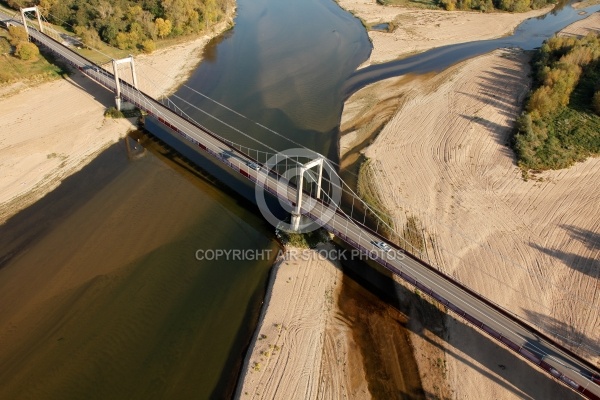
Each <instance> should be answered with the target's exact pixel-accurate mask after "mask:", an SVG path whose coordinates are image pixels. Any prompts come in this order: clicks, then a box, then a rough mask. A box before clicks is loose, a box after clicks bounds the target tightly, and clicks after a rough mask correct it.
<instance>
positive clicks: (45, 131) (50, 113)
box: [0, 10, 233, 224]
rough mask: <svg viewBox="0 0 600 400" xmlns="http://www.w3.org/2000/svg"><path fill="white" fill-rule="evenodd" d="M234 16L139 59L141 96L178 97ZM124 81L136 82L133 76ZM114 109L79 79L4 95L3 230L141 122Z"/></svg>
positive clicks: (0, 116)
mask: <svg viewBox="0 0 600 400" xmlns="http://www.w3.org/2000/svg"><path fill="white" fill-rule="evenodd" d="M232 15H233V10H232V11H231V15H229V18H227V19H226V20H224V21H223V22H222V23H220V24H219V25H217V26H215V28H214V30H213V32H211V33H210V34H207V35H204V36H202V37H199V38H198V39H196V40H193V41H190V42H186V43H183V44H179V45H175V46H173V47H169V48H165V49H161V50H158V51H156V52H155V53H153V54H151V55H140V56H138V57H136V68H137V70H138V77H139V78H140V88H141V89H142V90H144V91H147V93H149V94H151V95H153V96H157V97H158V96H160V95H162V94H165V93H170V92H172V91H174V90H175V89H176V88H177V86H178V85H180V84H181V82H182V81H183V80H184V79H185V78H186V77H187V75H188V74H189V72H190V71H192V70H193V69H194V68H195V66H196V65H198V63H199V62H200V61H201V59H202V51H203V49H204V46H205V45H206V43H208V41H209V40H210V39H211V38H212V37H214V36H215V35H217V34H218V33H219V32H222V31H224V30H225V29H227V27H228V26H229V24H230V22H231V19H232ZM158 71H160V73H159V72H158ZM124 72H125V71H124ZM123 78H124V79H125V80H130V74H129V73H128V72H127V73H123ZM112 106H114V95H113V94H112V93H111V92H108V91H107V90H105V89H104V88H102V87H100V86H98V85H96V84H95V83H93V82H92V81H91V80H89V79H87V78H85V77H84V76H83V75H82V74H80V73H78V72H77V73H74V74H72V75H71V76H70V77H68V78H66V79H62V80H58V81H52V82H48V83H44V84H40V85H32V86H28V85H26V84H18V85H11V87H6V88H0V110H2V112H1V113H0V127H1V129H0V170H1V171H2V174H0V224H1V223H3V222H4V221H6V220H7V219H8V218H10V217H11V216H12V215H14V214H15V213H16V212H18V211H20V210H22V209H24V208H26V207H27V206H29V205H30V204H33V203H35V202H36V201H37V200H38V199H40V198H41V197H43V196H44V195H45V194H46V193H49V192H50V191H52V190H53V189H54V188H56V187H57V186H58V185H59V184H60V182H61V181H62V180H63V179H64V178H66V177H67V176H69V175H71V174H73V173H75V172H77V171H79V170H80V169H81V168H82V167H83V166H84V165H86V164H87V163H89V162H90V161H91V160H93V159H94V158H95V157H96V156H97V155H98V154H99V153H100V152H101V151H102V150H104V149H106V148H107V147H108V146H110V145H111V144H112V143H114V142H116V141H117V140H119V139H120V138H122V137H124V136H125V135H126V134H127V132H128V131H129V130H130V129H134V128H135V120H126V119H120V120H113V119H107V118H104V115H103V114H104V110H105V109H106V108H108V107H112Z"/></svg>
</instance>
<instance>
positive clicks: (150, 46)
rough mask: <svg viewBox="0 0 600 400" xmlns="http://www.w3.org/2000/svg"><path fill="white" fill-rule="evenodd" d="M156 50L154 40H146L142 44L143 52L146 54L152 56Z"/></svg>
mask: <svg viewBox="0 0 600 400" xmlns="http://www.w3.org/2000/svg"><path fill="white" fill-rule="evenodd" d="M154 50H156V44H155V43H154V40H152V39H146V40H144V41H143V42H142V51H143V52H144V53H147V54H150V53H152V52H153V51H154Z"/></svg>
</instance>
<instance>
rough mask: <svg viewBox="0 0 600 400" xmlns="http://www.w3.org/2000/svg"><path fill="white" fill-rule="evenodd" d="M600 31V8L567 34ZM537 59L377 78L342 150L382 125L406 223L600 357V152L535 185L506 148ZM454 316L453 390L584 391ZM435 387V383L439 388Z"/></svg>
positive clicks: (539, 177)
mask: <svg viewBox="0 0 600 400" xmlns="http://www.w3.org/2000/svg"><path fill="white" fill-rule="evenodd" d="M597 26H598V15H597V14H595V15H593V16H592V17H590V18H588V19H586V20H583V21H580V22H578V23H577V24H574V25H573V26H571V27H569V28H567V29H565V33H566V34H585V33H586V32H587V31H589V30H591V29H593V30H597ZM527 61H528V57H527V55H525V54H524V53H522V52H518V51H516V52H515V51H505V50H498V51H495V52H493V53H490V54H487V55H483V56H480V57H476V58H474V59H471V60H468V61H466V62H463V63H461V64H458V65H456V66H454V67H452V68H450V69H448V70H447V71H444V72H443V73H441V74H438V75H435V76H428V77H419V78H413V77H406V76H405V77H399V78H392V79H389V80H386V81H383V82H379V83H376V84H374V85H371V86H369V87H367V88H365V89H363V90H361V91H359V92H357V93H356V94H355V95H353V96H352V97H351V98H350V99H349V101H348V102H347V103H346V106H345V112H344V117H343V124H342V131H343V132H345V133H347V134H348V135H347V137H346V138H343V139H342V146H341V147H342V150H343V149H344V147H345V148H346V149H350V148H352V147H353V146H355V145H356V144H357V143H358V142H360V139H361V137H362V138H364V137H366V136H367V135H368V129H371V130H377V129H375V128H378V127H379V126H380V125H381V124H383V126H384V127H383V129H382V130H381V133H380V134H379V135H378V136H377V138H376V139H375V141H374V142H373V144H371V145H370V146H369V147H368V148H367V150H366V151H365V154H366V156H367V157H369V158H370V159H371V165H372V168H373V170H374V174H373V175H374V176H376V179H375V180H374V185H375V186H376V188H377V190H378V191H379V193H381V198H382V199H383V202H384V204H385V206H386V207H387V208H388V210H390V212H391V213H392V215H393V217H394V218H395V220H396V223H397V225H398V226H400V227H402V226H403V225H404V223H405V221H406V219H407V217H408V216H416V217H417V218H418V219H419V220H420V221H421V224H422V226H423V228H424V230H425V234H424V235H423V236H424V237H423V240H424V241H425V242H426V243H427V245H426V250H425V252H424V253H423V254H422V257H424V258H426V259H429V260H431V262H432V263H434V264H437V265H439V266H440V267H441V268H443V269H444V270H445V271H446V272H447V273H450V274H452V275H453V276H455V277H457V278H458V279H460V280H461V281H463V282H464V283H466V284H467V285H469V286H471V287H473V288H474V289H475V290H477V291H479V292H480V293H482V294H484V295H485V296H486V297H488V298H490V299H492V300H493V301H495V302H497V303H499V304H500V305H502V306H504V307H506V308H508V309H510V310H512V311H513V312H515V313H517V314H518V315H521V316H523V317H525V318H527V319H528V320H529V321H532V322H533V323H536V324H538V325H539V326H541V327H542V328H543V329H544V330H545V331H547V332H552V333H555V334H558V335H561V336H562V337H564V338H565V344H567V343H568V342H569V341H574V342H575V343H581V346H574V347H579V348H578V349H577V351H578V352H580V353H583V354H585V355H586V356H587V357H588V358H589V359H590V360H593V362H595V363H599V362H600V358H599V353H598V348H599V347H600V337H599V335H598V332H600V318H599V316H598V314H597V313H596V312H592V310H597V309H598V308H600V292H599V290H598V289H599V286H598V279H599V273H600V268H599V263H598V260H599V259H600V248H599V247H598V241H599V232H600V223H599V221H600V202H599V201H598V199H599V196H598V186H597V182H598V179H599V178H600V159H597V158H595V159H588V160H587V161H585V162H582V163H579V164H577V165H575V166H573V167H572V168H569V169H566V170H560V171H547V172H544V173H539V174H535V175H534V176H531V177H529V179H528V180H527V181H526V180H524V179H523V177H522V174H521V171H520V170H519V168H518V167H517V166H516V163H515V159H514V154H513V152H512V150H511V149H510V148H509V147H508V146H507V143H508V141H509V138H510V134H511V130H512V127H513V124H514V120H515V117H516V116H517V115H518V113H519V110H520V104H521V102H522V100H523V99H524V96H525V95H526V93H527V91H528V88H529V79H528V78H527V72H528V70H529V66H528V63H527ZM365 115H368V118H365ZM364 121H375V122H377V123H374V124H371V125H372V126H370V127H369V124H365V123H364ZM574 309H577V310H581V312H577V313H574V312H573V311H572V310H574ZM448 321H449V322H448V323H447V326H446V336H447V337H446V340H445V343H444V344H443V345H444V350H445V353H446V356H445V360H446V363H447V371H446V373H445V376H446V378H447V379H446V381H447V384H448V387H449V390H450V391H451V392H452V393H453V394H452V396H453V397H454V398H506V399H508V398H523V397H526V398H567V397H571V393H569V392H567V391H564V393H563V392H561V393H560V395H559V394H558V392H556V391H557V390H562V389H559V388H558V387H557V385H556V384H555V383H552V382H551V381H550V380H549V379H540V381H539V382H538V383H537V384H535V385H534V384H531V383H526V382H524V379H525V378H524V377H527V378H528V379H529V377H530V376H531V374H532V372H530V371H531V368H529V367H526V366H520V365H518V364H517V363H515V360H516V357H512V356H510V355H508V354H506V352H505V351H503V350H502V349H500V348H499V347H498V346H491V345H488V346H485V345H484V343H485V340H487V339H481V338H480V334H479V333H476V332H474V331H472V330H469V329H464V328H463V327H461V326H460V325H461V324H459V323H457V322H456V321H454V320H452V319H451V318H448ZM586 346H587V347H586ZM424 351H428V350H427V348H425V349H424ZM417 353H418V352H417ZM417 359H418V360H419V359H423V357H421V356H420V355H419V354H417ZM421 369H422V368H421ZM422 370H423V369H422ZM437 379H439V376H438V377H437ZM433 384H434V383H433V382H431V381H428V380H427V379H426V377H425V379H424V387H425V389H426V390H432V389H431V388H432V386H433ZM557 396H558V397H557Z"/></svg>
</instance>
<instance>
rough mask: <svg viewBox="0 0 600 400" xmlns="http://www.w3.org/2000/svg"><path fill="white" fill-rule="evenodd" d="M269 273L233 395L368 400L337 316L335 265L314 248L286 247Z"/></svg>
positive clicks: (358, 361)
mask: <svg viewBox="0 0 600 400" xmlns="http://www.w3.org/2000/svg"><path fill="white" fill-rule="evenodd" d="M331 249H332V247H330V246H322V247H320V248H319V250H321V251H329V250H331ZM271 274H272V275H271V280H270V282H269V289H268V293H267V296H266V298H265V308H264V309H263V311H262V315H261V320H260V323H259V326H258V328H257V329H256V332H255V335H254V338H253V341H252V344H251V346H250V350H249V353H248V355H247V356H246V360H245V365H244V368H243V371H242V374H241V381H240V384H239V385H238V393H237V395H238V396H239V398H241V399H245V398H247V399H314V398H336V399H338V398H339V399H341V398H364V399H366V398H369V392H368V388H367V382H366V379H365V371H364V367H363V362H362V358H361V355H360V352H359V351H356V347H357V345H356V343H355V342H354V341H353V339H352V334H351V328H350V326H349V324H348V322H347V321H344V320H342V319H340V318H339V317H338V313H339V310H338V305H337V298H338V295H339V291H340V288H341V281H342V276H343V273H342V271H341V270H340V267H339V265H337V264H335V263H333V262H330V261H329V260H327V259H325V257H319V256H318V253H317V252H315V251H310V250H302V249H296V248H290V249H288V250H287V252H286V256H285V259H284V260H282V261H280V262H278V263H277V264H276V265H275V266H274V267H273V271H272V272H271Z"/></svg>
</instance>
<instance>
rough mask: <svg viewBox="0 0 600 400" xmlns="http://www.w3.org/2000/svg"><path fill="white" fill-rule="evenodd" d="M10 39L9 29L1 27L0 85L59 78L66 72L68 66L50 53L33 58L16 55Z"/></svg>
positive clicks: (42, 53)
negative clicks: (23, 58)
mask: <svg viewBox="0 0 600 400" xmlns="http://www.w3.org/2000/svg"><path fill="white" fill-rule="evenodd" d="M9 40H10V39H9V33H8V31H7V30H6V29H0V59H1V60H2V62H1V63H0V85H4V84H10V83H13V82H17V81H29V82H44V81H49V80H53V79H58V78H60V77H62V76H63V75H64V74H65V73H66V68H64V67H63V66H61V65H60V63H58V62H57V61H56V59H54V57H52V56H51V55H50V54H48V53H44V52H41V53H40V56H38V57H36V58H35V59H31V60H22V59H20V58H18V57H16V56H15V55H14V51H15V48H14V46H11V44H10V42H9Z"/></svg>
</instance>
